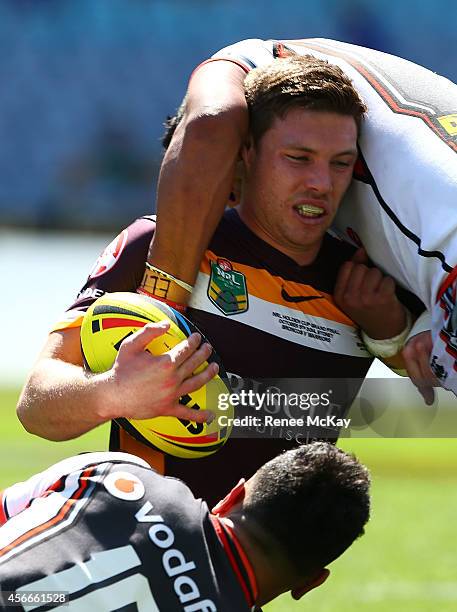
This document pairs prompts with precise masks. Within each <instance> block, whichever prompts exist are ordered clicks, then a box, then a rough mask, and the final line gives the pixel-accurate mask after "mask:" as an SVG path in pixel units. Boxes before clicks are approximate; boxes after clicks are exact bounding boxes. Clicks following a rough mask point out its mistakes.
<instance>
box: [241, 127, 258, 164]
mask: <svg viewBox="0 0 457 612" xmlns="http://www.w3.org/2000/svg"><path fill="white" fill-rule="evenodd" d="M254 152H255V146H254V141H253V139H252V136H251V135H250V134H249V135H248V136H247V138H246V140H245V141H244V143H243V145H242V147H241V151H240V155H241V159H242V160H243V162H244V167H245V168H246V169H249V166H250V164H251V162H252V158H253V155H254Z"/></svg>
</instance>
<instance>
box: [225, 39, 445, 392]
mask: <svg viewBox="0 0 457 612" xmlns="http://www.w3.org/2000/svg"><path fill="white" fill-rule="evenodd" d="M287 49H290V50H293V51H295V52H296V53H299V54H302V55H304V54H310V55H313V56H316V57H319V58H322V59H326V60H328V61H329V62H330V63H332V64H336V65H338V66H340V67H341V68H342V70H343V71H344V72H345V73H346V74H347V75H348V76H349V77H350V78H351V79H352V81H353V83H354V85H355V87H356V89H357V90H358V91H359V92H360V94H361V96H362V98H363V99H364V101H365V103H366V104H367V107H368V113H367V117H366V119H365V121H364V123H363V125H362V129H361V134H360V139H359V146H360V159H359V162H358V164H357V166H356V169H355V173H354V179H355V180H354V181H353V184H352V186H351V187H350V189H349V190H348V192H347V194H346V196H345V198H344V201H343V203H342V205H341V207H340V211H339V213H338V215H337V217H336V220H335V227H334V229H335V231H336V232H337V233H338V234H339V235H340V236H342V237H344V238H345V239H346V240H350V241H352V242H355V243H357V244H360V243H362V244H363V246H364V247H365V249H366V250H367V252H368V254H369V256H370V258H371V259H372V260H373V261H374V262H375V264H376V265H377V266H378V267H380V268H381V269H382V270H384V271H385V272H386V273H387V274H389V275H390V276H392V277H393V278H394V279H395V280H396V281H397V282H398V283H400V284H401V285H402V286H403V287H405V288H407V289H409V290H410V291H411V292H412V293H414V294H415V295H417V296H418V297H419V298H420V299H421V300H422V302H423V303H424V304H425V305H426V307H427V308H428V309H429V310H431V311H433V312H432V316H433V333H434V339H435V341H436V342H435V347H434V355H433V356H434V359H433V358H432V367H434V369H435V373H436V374H437V376H438V377H439V378H441V380H442V382H443V384H444V386H446V387H448V388H452V389H453V390H454V391H457V379H456V378H455V371H456V369H457V366H456V358H457V350H456V348H455V347H456V346H457V337H456V329H455V326H453V325H452V324H451V323H450V315H451V313H452V310H453V308H454V304H455V287H454V288H452V287H451V289H450V291H448V294H447V296H445V297H444V299H442V298H443V294H444V293H445V291H446V290H447V289H448V288H449V287H450V286H451V285H452V283H453V281H454V280H455V277H456V275H457V272H456V271H455V266H456V264H457V215H456V214H455V213H456V207H457V85H455V84H454V83H451V82H450V81H449V80H447V79H445V78H443V77H441V76H439V75H437V74H434V73H432V72H431V71H429V70H427V69H425V68H423V67H421V66H418V65H417V64H413V63H412V62H409V61H407V60H404V59H402V58H399V57H394V56H392V55H388V54H386V53H381V52H379V51H374V50H372V49H366V48H363V47H358V46H355V45H350V44H347V43H342V42H338V41H333V40H326V39H320V38H316V39H305V40H294V41H282V42H279V41H271V40H270V41H262V40H256V39H252V40H246V41H242V42H240V43H236V44H234V45H232V46H230V47H227V48H225V49H222V50H221V51H219V52H218V53H216V54H215V55H214V56H213V59H216V60H217V59H225V60H229V61H233V62H235V63H237V64H239V65H240V66H241V67H243V68H244V70H246V71H249V70H251V69H252V68H254V67H256V66H263V65H265V64H267V63H268V62H271V61H272V60H273V58H275V57H281V56H283V55H285V54H287ZM453 270H454V272H453ZM448 275H449V276H448ZM443 283H444V284H443ZM440 288H441V290H440ZM438 300H441V301H440V303H439V304H438V303H437V301H438ZM440 330H441V331H440ZM438 335H440V338H441V342H440V339H439V337H438ZM443 343H444V344H443ZM443 368H444V369H443ZM449 372H452V376H448V373H449ZM451 378H454V381H451ZM446 379H447V380H446Z"/></svg>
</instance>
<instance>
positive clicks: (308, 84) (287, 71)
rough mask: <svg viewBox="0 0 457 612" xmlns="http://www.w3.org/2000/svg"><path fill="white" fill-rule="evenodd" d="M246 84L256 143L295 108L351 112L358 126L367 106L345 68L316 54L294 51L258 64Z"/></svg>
mask: <svg viewBox="0 0 457 612" xmlns="http://www.w3.org/2000/svg"><path fill="white" fill-rule="evenodd" d="M244 88H245V95H246V100H247V103H248V107H249V115H250V132H251V135H252V137H253V140H254V142H255V143H257V142H258V141H259V140H260V138H261V137H262V136H263V134H264V133H265V132H266V131H267V130H268V129H269V128H270V127H271V126H272V124H273V121H274V119H276V118H277V117H279V118H282V117H284V116H285V115H286V114H287V112H288V111H289V110H290V109H291V108H297V107H299V108H303V109H306V110H314V111H323V112H332V113H338V114H341V115H349V116H352V117H354V120H355V122H356V124H357V127H358V128H359V127H360V123H361V120H362V117H363V116H364V114H365V112H366V110H367V107H366V106H365V104H364V102H363V100H362V98H361V97H360V95H359V94H358V92H357V91H356V89H355V88H354V86H353V85H352V82H351V80H350V79H349V78H348V77H347V76H346V75H345V74H344V72H343V71H342V70H341V68H339V67H338V66H335V65H333V64H329V62H327V61H326V60H321V59H318V58H316V57H313V56H312V55H291V56H289V57H285V58H278V59H276V60H274V61H273V62H272V63H271V64H268V65H266V66H263V67H261V68H255V69H254V70H252V71H251V72H250V73H249V74H248V75H247V77H246V80H245V84H244Z"/></svg>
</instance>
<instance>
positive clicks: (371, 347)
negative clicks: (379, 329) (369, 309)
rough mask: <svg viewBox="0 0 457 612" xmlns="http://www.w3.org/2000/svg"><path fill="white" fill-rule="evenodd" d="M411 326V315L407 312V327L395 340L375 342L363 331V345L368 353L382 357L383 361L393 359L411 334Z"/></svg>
mask: <svg viewBox="0 0 457 612" xmlns="http://www.w3.org/2000/svg"><path fill="white" fill-rule="evenodd" d="M405 310H406V309H405ZM411 325H412V318H411V313H410V312H409V311H408V310H406V327H405V329H404V330H403V331H402V332H401V333H399V334H398V335H397V336H393V338H386V339H385V340H375V339H374V338H370V336H368V335H367V334H366V333H365V332H364V331H363V330H362V333H361V336H362V340H363V343H364V344H365V346H366V347H367V349H368V351H369V352H370V353H371V354H372V355H374V356H375V357H381V358H383V359H387V358H388V357H393V356H394V355H396V354H397V353H399V352H400V351H401V349H402V348H403V346H404V344H405V342H406V338H407V337H408V335H409V332H410V331H411Z"/></svg>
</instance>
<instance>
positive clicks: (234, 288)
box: [55, 209, 372, 503]
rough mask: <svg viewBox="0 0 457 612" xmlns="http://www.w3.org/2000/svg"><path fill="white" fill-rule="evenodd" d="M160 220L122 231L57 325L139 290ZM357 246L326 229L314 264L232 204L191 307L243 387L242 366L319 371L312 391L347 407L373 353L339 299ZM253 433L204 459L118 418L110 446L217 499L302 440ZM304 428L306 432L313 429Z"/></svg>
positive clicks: (263, 375)
mask: <svg viewBox="0 0 457 612" xmlns="http://www.w3.org/2000/svg"><path fill="white" fill-rule="evenodd" d="M154 227H155V224H154V221H153V219H152V218H151V217H144V218H141V219H138V220H137V221H135V222H134V223H133V224H132V225H130V226H129V227H128V228H126V229H124V230H123V231H122V232H121V233H120V234H119V236H118V237H117V238H115V239H114V240H113V242H112V243H111V244H110V245H109V246H108V247H107V249H106V250H105V251H104V252H103V253H102V255H101V256H100V258H99V259H98V260H97V262H96V264H95V266H94V268H93V270H92V272H91V274H90V276H89V278H88V280H87V282H86V284H85V285H84V287H83V288H82V289H81V291H80V293H79V295H78V297H77V299H76V301H75V302H74V304H73V305H72V306H71V307H70V308H69V310H68V311H67V313H66V315H65V319H64V320H63V321H61V322H60V323H59V324H57V325H56V326H55V329H56V330H58V329H65V328H67V327H79V326H80V325H81V321H82V318H83V315H84V312H85V311H86V310H87V308H88V307H89V305H90V304H91V303H92V302H93V301H94V300H95V299H96V298H97V297H99V296H100V295H103V293H105V292H109V291H111V292H112V291H135V290H136V288H137V287H138V286H139V285H140V283H141V279H142V276H143V272H144V262H145V259H146V256H147V252H148V247H149V243H150V241H151V238H152V236H153V232H154ZM353 252H354V249H353V247H351V246H350V245H348V244H345V243H343V242H341V241H340V240H337V239H336V238H333V237H331V236H326V237H325V239H324V242H323V245H322V248H321V250H320V252H319V254H318V256H317V258H316V260H315V261H314V263H312V264H311V265H309V266H299V265H298V264H296V263H295V262H294V261H293V260H292V259H290V258H289V257H287V256H286V255H284V254H283V253H280V252H279V251H277V250H276V249H274V248H273V247H271V246H270V245H268V244H267V243H265V242H264V241H263V240H261V239H260V238H258V237H257V236H256V235H255V234H253V233H252V232H251V231H250V230H249V229H248V228H247V227H246V225H245V224H244V223H243V222H242V221H241V219H240V217H239V216H238V213H237V211H236V210H235V209H231V210H228V211H226V212H225V213H224V216H223V218H222V220H221V222H220V224H219V226H218V228H217V230H216V232H215V234H214V236H213V238H212V240H211V242H210V245H209V248H208V250H207V251H206V253H205V256H204V259H203V260H202V262H201V266H200V272H199V275H198V279H197V283H196V286H195V289H194V291H193V293H192V298H191V302H190V308H189V309H188V311H187V314H188V316H189V317H190V318H191V319H192V320H193V322H194V323H195V324H196V325H197V326H198V327H199V329H200V330H201V331H202V332H203V333H204V334H205V336H206V337H207V338H208V339H209V340H210V341H211V343H212V344H213V346H214V347H215V349H216V351H217V353H218V354H219V356H220V357H221V360H222V363H223V364H224V367H225V369H226V370H227V371H228V372H229V373H230V374H231V380H232V382H235V387H234V391H236V390H237V389H236V384H237V380H238V379H237V377H236V376H235V375H237V376H240V377H243V378H248V379H253V383H252V384H253V385H254V384H255V385H257V384H258V383H259V379H276V380H278V379H284V378H287V379H319V380H317V381H316V382H315V383H313V388H312V391H313V392H314V391H320V392H329V391H330V393H331V394H332V398H333V399H332V401H333V402H334V403H335V405H337V407H336V408H334V410H335V411H336V413H337V414H338V416H344V413H345V412H346V411H347V410H348V408H349V406H350V404H351V403H352V400H353V399H354V396H355V394H356V393H357V390H358V388H359V386H360V384H361V383H362V380H363V377H364V376H365V374H366V372H367V370H368V368H369V366H370V364H371V362H372V358H371V356H370V355H369V354H368V353H367V351H366V349H365V347H364V345H363V344H362V343H361V341H360V339H359V336H358V333H357V329H356V326H355V324H354V323H353V322H352V321H351V320H350V319H349V318H348V317H347V316H346V315H345V314H344V313H343V312H341V311H340V310H339V309H338V308H337V306H336V305H335V304H334V302H333V298H332V292H333V287H334V285H335V281H336V277H337V273H338V270H339V267H340V266H341V264H342V263H343V262H344V261H345V260H347V259H350V258H351V256H352V254H353ZM347 379H349V380H347ZM260 382H262V381H260ZM279 382H281V381H279ZM259 384H260V383H259ZM330 389H331V390H330ZM259 390H261V389H259ZM249 433H252V436H251V437H255V438H256V439H243V438H237V437H234V436H233V435H232V437H231V438H230V439H229V441H228V442H227V443H226V444H225V446H224V447H223V448H222V449H221V450H219V451H218V452H217V453H215V454H214V455H211V456H209V457H205V458H201V459H198V466H196V464H195V461H190V460H182V459H177V458H174V457H171V456H168V455H167V456H165V457H164V456H163V455H162V454H159V453H155V452H154V451H151V450H150V449H147V448H146V447H145V446H144V445H141V444H139V443H134V441H133V439H132V438H131V437H130V436H128V435H126V434H125V432H124V431H123V430H121V429H118V428H117V426H116V425H115V424H114V425H113V429H112V438H111V445H110V448H111V450H119V449H121V450H128V451H129V452H134V453H135V454H136V453H140V455H141V456H143V457H147V460H148V462H149V463H151V464H152V465H154V466H155V467H156V468H157V469H158V470H160V471H164V472H165V473H166V474H170V475H173V476H177V477H179V478H181V479H182V480H184V482H185V483H186V484H188V485H189V486H190V488H191V489H192V491H193V492H194V493H195V494H196V495H198V496H201V497H203V498H204V499H206V500H207V501H208V503H216V502H217V501H219V500H220V499H221V498H222V497H223V496H224V495H225V494H226V492H227V490H229V489H230V488H231V487H232V486H233V485H235V484H236V482H237V480H238V479H239V478H240V477H242V476H245V477H249V476H251V475H252V474H253V473H254V472H255V471H256V470H257V469H258V468H259V467H260V466H261V465H263V464H264V463H266V462H267V461H269V460H270V459H272V458H273V457H274V456H276V455H277V454H278V453H280V452H281V451H283V450H285V449H288V448H292V447H294V446H296V443H297V442H296V439H295V434H294V435H291V434H290V432H287V431H286V430H283V429H281V428H269V429H267V430H265V431H262V432H260V434H259V432H257V431H253V432H249ZM302 433H303V436H302V437H301V440H302V441H304V440H305V439H306V438H308V437H309V435H310V434H309V433H308V432H302ZM259 435H260V436H261V437H262V439H259ZM313 435H314V437H318V436H316V432H314V434H313ZM319 437H326V438H330V439H335V438H337V437H338V431H335V429H331V430H327V431H326V430H323V429H322V430H321V435H320V436H319ZM145 453H147V454H145ZM228 466H229V467H228Z"/></svg>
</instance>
